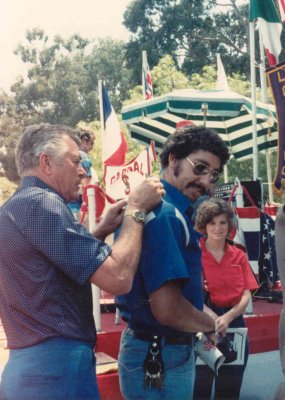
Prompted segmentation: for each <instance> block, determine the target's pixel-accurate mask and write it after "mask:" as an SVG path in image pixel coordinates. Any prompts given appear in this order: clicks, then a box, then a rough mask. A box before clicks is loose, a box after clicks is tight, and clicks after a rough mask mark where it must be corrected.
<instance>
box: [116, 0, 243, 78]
mask: <svg viewBox="0 0 285 400" xmlns="http://www.w3.org/2000/svg"><path fill="white" fill-rule="evenodd" d="M218 6H220V7H218ZM247 15H248V8H247V6H246V5H239V6H238V2H237V0H228V2H227V6H226V7H223V6H221V5H220V2H219V1H217V0H208V1H206V2H205V1H200V0H191V1H189V0H180V1H178V0H133V1H132V2H131V3H130V4H129V6H128V8H127V9H126V11H125V14H124V24H125V26H126V28H127V29H128V30H129V31H130V32H131V34H132V35H131V38H130V40H129V42H128V43H127V59H128V65H129V66H130V67H131V68H132V71H133V74H134V75H133V76H134V80H135V79H138V77H139V76H140V74H139V72H140V68H141V58H140V55H141V52H142V50H146V51H147V54H148V60H149V64H150V65H151V66H154V65H156V64H158V61H159V60H160V59H161V58H162V57H163V56H165V55H166V54H171V55H172V57H173V59H174V61H175V65H176V66H179V68H181V70H182V71H184V72H185V73H186V74H187V75H188V76H190V75H192V74H193V73H200V72H201V70H202V68H203V67H204V66H205V65H209V64H213V63H214V62H215V61H216V55H217V53H221V54H222V55H223V58H224V59H225V64H226V65H227V66H228V70H229V72H241V73H244V74H246V76H248V73H249V55H248V51H247V50H248V49H247V46H248V35H247V33H248V32H247V31H248V21H247Z"/></svg>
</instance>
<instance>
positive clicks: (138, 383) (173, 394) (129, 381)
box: [118, 329, 195, 400]
mask: <svg viewBox="0 0 285 400" xmlns="http://www.w3.org/2000/svg"><path fill="white" fill-rule="evenodd" d="M149 344H150V343H149V342H147V341H144V340H140V339H137V338H135V337H134V335H133V331H132V330H130V329H126V330H125V331H124V332H123V333H122V338H121V345H120V354H119V363H118V366H119V379H120V388H121V392H122V394H123V396H124V399H125V400H142V399H147V400H155V399H157V400H158V399H159V400H162V399H163V400H173V399H179V400H192V397H193V388H194V380H195V355H194V346H192V345H181V344H179V345H174V344H166V343H165V342H164V341H163V340H162V346H161V347H162V360H163V385H162V389H156V388H152V389H149V388H148V387H147V388H145V387H144V371H143V363H144V359H145V357H146V355H147V352H148V347H149Z"/></svg>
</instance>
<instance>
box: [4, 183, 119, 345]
mask: <svg viewBox="0 0 285 400" xmlns="http://www.w3.org/2000/svg"><path fill="white" fill-rule="evenodd" d="M0 226H1V229H0V248H1V250H0V318H1V320H2V322H3V326H4V329H5V332H6V335H7V339H8V347H9V348H21V347H27V346H31V345H34V344H37V343H40V342H42V341H44V340H45V339H48V338H51V337H66V338H70V339H78V340H82V341H88V342H92V343H94V341H95V339H96V330H95V326H94V320H93V313H92V293H91V285H90V283H89V279H90V277H91V275H92V274H94V272H95V271H96V270H97V268H98V267H100V265H101V264H102V263H103V262H104V260H105V259H106V258H107V257H108V255H109V254H110V252H111V248H110V247H109V246H108V245H106V244H105V243H103V242H101V241H100V240H97V239H96V238H95V237H94V236H93V235H91V234H90V233H89V232H88V231H87V230H86V229H85V228H84V226H82V225H80V224H79V223H77V222H76V221H75V219H74V217H73V215H72V213H71V211H70V210H69V208H68V207H67V205H66V204H65V202H64V200H63V198H62V197H61V196H60V195H59V194H58V193H57V192H55V191H54V190H53V189H52V188H51V187H49V186H47V185H46V184H45V183H44V182H43V181H41V180H40V179H38V178H36V177H33V176H30V177H25V178H24V179H23V181H22V184H21V187H20V188H19V190H18V191H17V192H16V193H15V194H14V195H13V196H12V197H11V198H10V199H9V200H8V201H7V202H6V203H5V204H4V205H3V206H2V207H1V208H0Z"/></svg>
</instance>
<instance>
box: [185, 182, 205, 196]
mask: <svg viewBox="0 0 285 400" xmlns="http://www.w3.org/2000/svg"><path fill="white" fill-rule="evenodd" d="M189 188H193V189H198V190H199V191H200V192H201V195H202V196H204V195H206V194H208V189H205V188H204V187H203V186H200V185H197V184H196V183H188V184H187V185H186V189H189Z"/></svg>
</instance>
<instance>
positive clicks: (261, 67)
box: [258, 30, 273, 202]
mask: <svg viewBox="0 0 285 400" xmlns="http://www.w3.org/2000/svg"><path fill="white" fill-rule="evenodd" d="M258 36H259V50H260V64H259V74H260V85H261V99H262V101H263V103H265V104H267V103H268V96H267V85H266V76H265V54H264V46H263V40H262V37H261V32H260V30H258ZM265 158H266V172H267V182H268V198H269V201H270V202H273V189H272V171H271V153H270V151H269V150H268V149H266V150H265Z"/></svg>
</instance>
